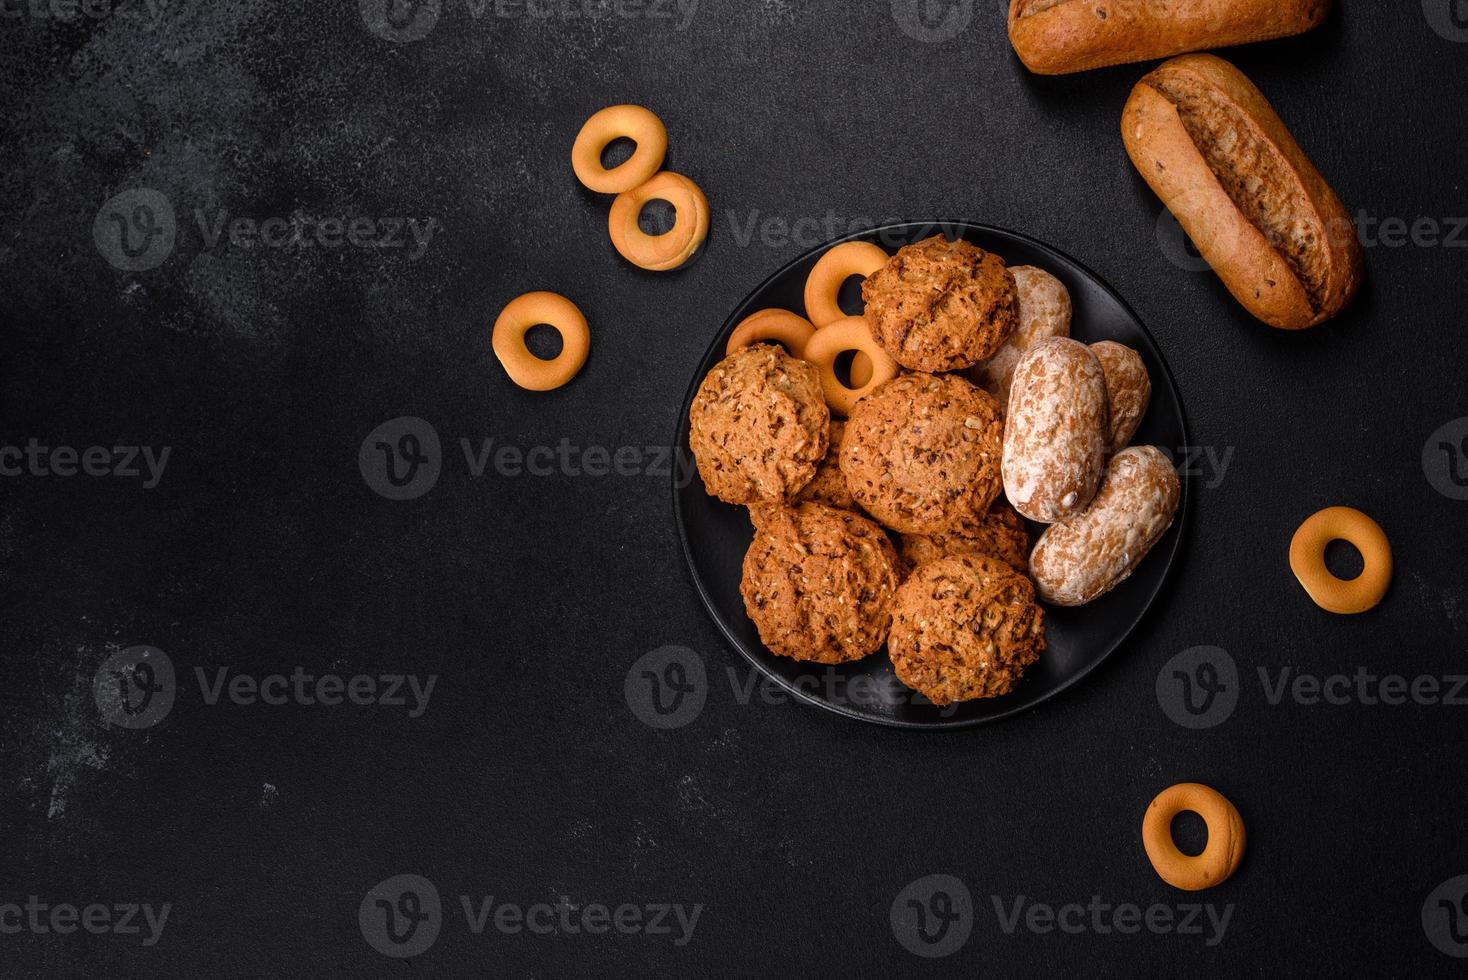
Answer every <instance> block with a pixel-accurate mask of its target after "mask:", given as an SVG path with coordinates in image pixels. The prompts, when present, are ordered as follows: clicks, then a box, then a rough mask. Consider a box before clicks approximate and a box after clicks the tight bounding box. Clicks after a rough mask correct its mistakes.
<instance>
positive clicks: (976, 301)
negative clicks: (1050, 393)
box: [861, 235, 1019, 372]
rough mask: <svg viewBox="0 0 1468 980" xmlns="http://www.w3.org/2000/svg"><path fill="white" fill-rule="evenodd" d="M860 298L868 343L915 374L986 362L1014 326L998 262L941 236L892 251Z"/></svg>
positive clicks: (1013, 296)
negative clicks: (869, 335)
mask: <svg viewBox="0 0 1468 980" xmlns="http://www.w3.org/2000/svg"><path fill="white" fill-rule="evenodd" d="M861 295H862V299H863V300H864V301H865V302H866V319H867V324H868V325H869V326H870V327H871V329H872V336H873V337H875V338H876V339H877V343H879V344H881V345H882V346H883V347H884V348H886V350H887V353H889V354H891V355H892V358H893V359H894V360H895V361H897V363H899V364H901V365H902V366H903V367H905V368H910V369H912V370H914V371H933V372H936V371H956V370H958V369H960V368H966V367H969V366H971V365H973V364H975V363H977V362H979V361H982V360H984V359H985V358H988V357H992V356H994V354H995V352H996V351H998V350H999V348H1000V346H1002V345H1003V343H1004V341H1005V340H1007V339H1008V338H1009V335H1010V334H1012V333H1013V332H1014V329H1015V326H1016V325H1017V324H1018V323H1019V303H1018V299H1017V293H1016V287H1015V281H1014V276H1013V274H1011V273H1010V271H1009V270H1008V269H1007V268H1005V266H1004V260H1003V259H1001V258H1000V257H999V256H997V255H994V254H993V253H991V252H986V251H984V250H983V249H981V248H979V247H978V246H976V245H972V244H970V243H969V242H966V241H963V240H961V239H960V240H959V241H956V242H950V241H947V240H946V239H944V238H943V236H942V235H934V236H933V237H932V238H928V239H924V240H923V241H921V242H917V243H915V244H912V245H904V246H903V247H902V248H900V249H898V251H897V254H896V255H894V256H892V258H891V259H889V260H888V261H887V264H886V265H884V266H883V267H882V268H880V269H878V270H877V271H876V272H874V273H873V274H872V275H870V276H868V277H867V279H866V281H865V282H863V283H862V286H861Z"/></svg>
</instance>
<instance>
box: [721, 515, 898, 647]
mask: <svg viewBox="0 0 1468 980" xmlns="http://www.w3.org/2000/svg"><path fill="white" fill-rule="evenodd" d="M750 517H751V518H752V519H753V520H754V541H753V542H752V543H751V544H750V546H749V551H748V552H747V553H746V554H745V556H744V576H743V579H742V580H741V582H740V585H739V591H740V593H741V594H742V595H743V596H744V609H745V611H746V612H747V613H748V614H749V618H750V619H751V620H753V621H754V624H755V626H756V627H758V629H759V635H760V639H761V640H762V641H764V644H765V646H767V647H769V648H770V650H772V651H773V652H775V653H777V654H780V655H781V656H784V657H791V658H793V659H795V660H812V661H815V662H817V663H823V664H839V663H845V662H846V661H849V660H860V659H861V658H862V657H865V656H868V655H870V654H873V653H875V652H876V651H877V650H878V649H879V648H880V647H881V646H882V644H883V643H884V642H885V641H886V639H887V630H888V629H889V628H890V627H891V625H892V608H891V607H892V597H893V596H894V595H895V594H896V591H897V583H898V572H897V567H898V566H897V553H896V551H895V550H894V549H893V547H892V542H891V541H889V540H888V539H887V535H886V534H885V533H884V532H883V531H882V529H881V528H879V527H877V525H875V524H873V523H872V522H871V521H869V520H867V519H866V518H865V517H862V516H861V515H860V514H853V513H852V512H850V511H846V510H837V509H836V508H834V507H827V506H825V505H824V504H813V503H803V504H799V505H797V506H795V507H755V508H751V510H750Z"/></svg>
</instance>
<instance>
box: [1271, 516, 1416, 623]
mask: <svg viewBox="0 0 1468 980" xmlns="http://www.w3.org/2000/svg"><path fill="white" fill-rule="evenodd" d="M1332 541H1347V542H1349V543H1351V544H1353V545H1355V546H1356V550H1357V551H1359V552H1361V561H1362V568H1361V574H1360V575H1358V576H1356V577H1355V578H1353V579H1349V580H1347V579H1341V578H1336V577H1335V576H1334V575H1332V574H1331V573H1330V569H1328V568H1326V567H1325V546H1326V545H1328V544H1330V543H1331V542H1332ZM1290 571H1292V572H1294V573H1295V578H1297V579H1299V580H1300V584H1301V585H1302V586H1304V587H1305V591H1306V592H1308V593H1309V594H1310V598H1311V599H1313V600H1314V601H1315V604H1316V605H1317V606H1319V607H1320V608H1321V609H1324V610H1325V611H1327V612H1333V613H1343V614H1347V615H1349V614H1351V613H1363V612H1365V611H1366V610H1368V609H1372V608H1375V606H1376V604H1377V603H1379V602H1381V600H1382V598H1383V597H1385V596H1386V590H1387V588H1388V587H1390V585H1391V584H1392V546H1391V542H1389V541H1387V539H1386V532H1385V531H1383V530H1382V529H1381V525H1379V524H1377V523H1376V522H1375V521H1373V520H1372V519H1371V518H1369V517H1367V516H1366V515H1365V514H1363V513H1361V512H1360V511H1359V510H1356V509H1354V508H1352V507H1327V508H1325V509H1324V510H1322V511H1319V512H1317V513H1315V514H1312V515H1311V516H1310V517H1309V518H1307V519H1306V520H1305V523H1304V524H1301V525H1300V529H1299V530H1297V531H1296V532H1295V536H1294V538H1293V539H1291V541H1290Z"/></svg>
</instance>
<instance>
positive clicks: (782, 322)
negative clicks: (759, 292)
mask: <svg viewBox="0 0 1468 980" xmlns="http://www.w3.org/2000/svg"><path fill="white" fill-rule="evenodd" d="M815 332H816V328H815V327H813V326H811V323H810V321H809V320H807V319H806V318H805V317H803V316H800V315H799V314H796V313H791V312H790V311H789V310H780V309H768V310H759V311H758V312H755V313H751V314H750V315H749V316H747V317H745V318H744V319H743V320H740V321H739V326H737V327H735V328H734V332H733V333H731V334H730V335H729V344H728V346H726V347H725V348H724V356H725V357H727V356H729V355H730V354H732V353H734V352H735V351H737V350H739V349H740V348H741V347H748V346H749V345H750V344H758V343H761V342H763V341H774V342H775V343H777V344H779V345H781V346H782V347H784V348H785V349H786V350H787V351H789V352H790V356H791V357H802V356H803V355H804V354H805V345H806V344H807V343H809V342H810V339H811V337H813V336H815Z"/></svg>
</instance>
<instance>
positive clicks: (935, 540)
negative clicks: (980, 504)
mask: <svg viewBox="0 0 1468 980" xmlns="http://www.w3.org/2000/svg"><path fill="white" fill-rule="evenodd" d="M832 424H833V425H834V424H835V423H832ZM897 554H898V556H899V557H900V558H902V560H903V561H905V562H907V563H908V564H909V565H912V566H914V567H916V566H918V565H922V564H925V563H927V562H930V561H937V560H938V559H939V558H948V557H950V556H952V555H985V556H987V557H989V558H998V559H999V560H1001V561H1003V562H1005V563H1006V564H1008V565H1011V566H1012V567H1014V568H1016V569H1018V570H1020V571H1021V572H1023V571H1027V570H1028V568H1029V562H1030V534H1029V532H1028V531H1026V530H1025V522H1024V521H1022V520H1021V519H1020V516H1019V515H1018V514H1016V513H1015V512H1014V508H1013V507H1011V506H1009V505H1008V504H1007V503H1005V502H1004V501H1003V500H996V501H994V504H993V506H991V507H990V508H989V512H988V513H987V514H985V515H984V516H983V517H981V518H980V519H979V520H978V522H977V523H973V524H963V525H960V526H959V527H956V528H954V529H953V530H951V531H940V532H938V533H937V534H904V535H902V537H901V539H900V540H899V541H898V544H897Z"/></svg>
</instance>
